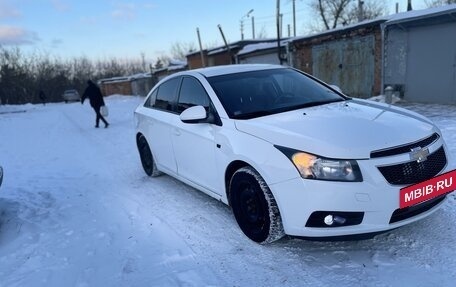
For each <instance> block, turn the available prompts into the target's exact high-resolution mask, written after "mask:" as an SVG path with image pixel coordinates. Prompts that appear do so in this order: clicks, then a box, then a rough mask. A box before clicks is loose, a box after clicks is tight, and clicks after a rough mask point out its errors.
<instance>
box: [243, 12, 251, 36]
mask: <svg viewBox="0 0 456 287" xmlns="http://www.w3.org/2000/svg"><path fill="white" fill-rule="evenodd" d="M252 12H253V9H250V10H249V12H247V14H245V15H244V16H242V17H241V40H244V18H249V17H250V14H252Z"/></svg>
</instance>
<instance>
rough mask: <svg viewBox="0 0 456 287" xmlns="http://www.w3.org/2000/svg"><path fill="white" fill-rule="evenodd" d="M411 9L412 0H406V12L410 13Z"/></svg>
mask: <svg viewBox="0 0 456 287" xmlns="http://www.w3.org/2000/svg"><path fill="white" fill-rule="evenodd" d="M412 10H413V8H412V0H408V1H407V11H412Z"/></svg>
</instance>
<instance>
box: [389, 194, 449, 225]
mask: <svg viewBox="0 0 456 287" xmlns="http://www.w3.org/2000/svg"><path fill="white" fill-rule="evenodd" d="M445 197H446V195H441V196H438V197H436V198H433V199H430V200H428V201H425V202H423V203H420V204H417V205H413V206H410V207H406V208H402V209H396V210H395V211H394V212H393V215H392V216H391V219H390V224H391V223H394V222H398V221H401V220H405V219H407V218H410V217H413V216H415V215H418V214H420V213H423V212H426V211H428V210H430V209H431V208H433V207H434V206H436V205H437V204H439V203H440V202H442V201H443V200H444V199H445Z"/></svg>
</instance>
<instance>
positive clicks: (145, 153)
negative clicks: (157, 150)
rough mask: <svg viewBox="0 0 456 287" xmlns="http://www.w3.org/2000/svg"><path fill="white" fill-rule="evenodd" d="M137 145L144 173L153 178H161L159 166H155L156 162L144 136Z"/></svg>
mask: <svg viewBox="0 0 456 287" xmlns="http://www.w3.org/2000/svg"><path fill="white" fill-rule="evenodd" d="M137 145H138V151H139V157H140V158H141V164H142V167H143V169H144V172H145V173H146V174H147V175H148V176H151V177H156V176H159V175H160V174H161V172H160V171H159V170H158V168H157V165H156V164H155V160H154V157H153V155H152V152H151V150H150V147H149V144H148V143H147V140H146V138H145V137H144V136H143V135H141V136H140V137H139V138H138V141H137Z"/></svg>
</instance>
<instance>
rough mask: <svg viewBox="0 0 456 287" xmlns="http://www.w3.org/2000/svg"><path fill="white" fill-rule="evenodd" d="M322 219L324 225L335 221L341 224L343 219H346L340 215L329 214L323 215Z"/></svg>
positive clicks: (329, 224) (343, 221)
mask: <svg viewBox="0 0 456 287" xmlns="http://www.w3.org/2000/svg"><path fill="white" fill-rule="evenodd" d="M324 221H325V224H326V225H328V226H331V225H333V224H334V223H337V224H338V225H343V224H344V223H345V221H347V220H346V219H345V218H343V217H342V216H338V215H331V214H330V215H327V216H325V218H324Z"/></svg>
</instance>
